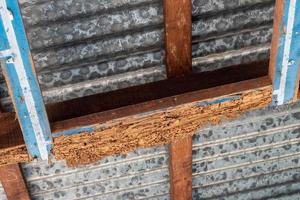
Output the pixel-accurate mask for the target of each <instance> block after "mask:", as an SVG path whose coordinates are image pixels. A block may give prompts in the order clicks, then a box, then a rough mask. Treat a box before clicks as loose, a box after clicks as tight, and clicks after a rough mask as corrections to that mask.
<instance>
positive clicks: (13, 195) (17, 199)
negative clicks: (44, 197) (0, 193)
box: [0, 164, 30, 200]
mask: <svg viewBox="0 0 300 200" xmlns="http://www.w3.org/2000/svg"><path fill="white" fill-rule="evenodd" d="M0 181H1V183H2V185H3V188H4V191H5V193H6V196H7V199H8V200H30V196H29V194H28V191H27V188H26V184H25V182H24V179H23V175H22V172H21V169H20V166H19V165H18V164H10V165H3V166H0Z"/></svg>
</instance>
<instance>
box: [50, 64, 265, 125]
mask: <svg viewBox="0 0 300 200" xmlns="http://www.w3.org/2000/svg"><path fill="white" fill-rule="evenodd" d="M268 65H269V62H268V61H265V62H254V63H249V64H243V65H236V66H232V67H228V68H225V69H221V70H217V71H213V72H207V73H202V74H192V75H190V76H188V77H179V78H172V79H167V80H163V81H157V82H153V83H149V84H145V85H141V86H135V87H130V88H125V89H122V90H117V91H112V92H107V93H100V94H95V95H91V96H86V97H82V98H77V99H73V100H68V101H64V102H60V103H54V104H49V105H47V113H48V118H49V121H50V122H58V121H63V120H67V119H71V118H76V117H82V116H85V115H89V114H93V113H98V112H103V111H107V110H111V109H116V108H120V107H123V106H128V105H133V104H138V103H141V102H146V101H150V100H155V99H160V98H165V97H169V96H173V95H179V94H182V93H186V92H192V91H197V90H203V89H207V88H212V87H216V86H220V85H225V84H229V83H234V82H239V81H245V80H249V79H254V78H258V77H262V76H266V75H267V73H268ZM99 99H101V101H99ZM82 105H84V106H82Z"/></svg>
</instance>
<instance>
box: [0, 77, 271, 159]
mask: <svg viewBox="0 0 300 200" xmlns="http://www.w3.org/2000/svg"><path fill="white" fill-rule="evenodd" d="M271 91H272V86H271V84H270V81H269V79H268V78H267V77H263V78H259V79H253V80H248V81H243V82H239V83H233V84H228V85H224V86H219V87H215V88H211V89H206V90H201V91H195V92H192V93H186V94H182V95H178V96H173V97H168V98H165V99H159V100H153V101H152V102H145V103H142V104H141V105H131V106H128V107H124V108H120V109H118V110H113V111H111V116H114V115H116V116H121V114H118V112H120V113H123V114H124V113H126V114H127V116H124V115H122V116H123V117H122V118H119V119H116V118H112V120H109V121H102V122H101V120H100V121H99V123H100V125H101V123H104V122H106V123H104V125H105V126H102V127H100V125H98V129H96V131H94V132H93V133H82V134H76V135H73V136H61V137H58V138H54V147H53V154H54V156H55V157H56V159H66V160H67V162H68V164H69V165H78V164H85V163H91V162H94V161H96V160H99V159H100V158H102V157H104V156H108V155H114V154H119V153H126V152H128V151H132V150H134V149H136V148H138V147H151V146H157V145H163V144H168V143H170V142H172V141H174V140H178V139H180V138H185V137H187V136H189V135H192V134H194V133H195V131H196V130H197V129H198V128H201V127H204V126H206V125H209V124H216V123H219V122H221V121H222V120H224V119H230V118H235V117H238V116H239V115H240V114H241V113H243V112H245V111H247V110H250V109H257V108H261V107H264V106H267V105H268V104H269V103H270V102H271ZM232 95H233V96H235V97H236V96H239V97H240V98H239V99H237V100H234V101H231V102H223V103H220V104H213V105H206V104H205V103H204V104H202V103H203V102H213V101H214V100H215V99H220V98H221V99H222V98H230V97H232ZM201 102H202V103H201ZM160 103H162V104H163V106H160V105H159V104H160ZM148 104H149V105H150V107H147V105H148ZM142 105H144V106H142ZM153 105H154V107H153ZM134 108H137V110H134ZM155 108H156V109H158V110H157V111H155V112H154V113H149V112H147V111H149V110H152V111H153V109H155ZM132 110H134V111H133V112H131V111H132ZM137 113H140V114H137ZM106 114H109V113H104V114H103V113H98V114H97V115H99V116H103V115H106ZM129 115H130V116H129ZM87 117H88V118H93V115H91V116H87ZM105 119H106V118H105ZM66 123H67V122H64V121H62V122H60V124H58V128H59V127H62V126H63V124H66ZM79 125H80V123H79ZM104 127H105V128H104ZM20 137H22V135H20ZM29 160H31V158H30V157H29V156H28V154H27V151H26V147H25V145H24V143H23V144H20V145H17V146H12V147H10V148H1V149H0V165H3V164H9V163H18V162H26V161H29Z"/></svg>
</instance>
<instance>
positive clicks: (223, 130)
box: [193, 103, 300, 200]
mask: <svg viewBox="0 0 300 200" xmlns="http://www.w3.org/2000/svg"><path fill="white" fill-rule="evenodd" d="M299 105H300V104H299V103H298V105H297V106H295V107H294V108H293V109H289V111H285V110H281V112H278V110H276V109H274V111H273V110H267V112H266V113H265V114H263V115H261V114H262V112H263V111H259V112H260V113H257V112H256V113H255V112H254V113H252V116H248V117H247V118H244V119H243V120H238V121H235V122H232V123H225V124H223V125H221V126H217V127H212V128H209V129H206V130H203V131H200V132H199V133H198V134H197V135H195V136H194V139H193V142H194V145H193V197H194V199H243V200H244V199H268V198H271V197H272V198H274V199H276V198H277V197H278V198H279V197H280V198H283V197H284V196H286V198H288V196H289V195H293V196H295V195H296V196H297V198H299V197H300V190H299V188H300V187H299V186H300V176H299V173H300V162H299V155H300V125H299V121H300V107H299ZM286 107H288V106H286ZM255 114H257V116H256V115H255ZM297 194H298V195H297ZM289 198H290V197H289Z"/></svg>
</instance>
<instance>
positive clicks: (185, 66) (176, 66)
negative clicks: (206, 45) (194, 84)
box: [164, 0, 192, 78]
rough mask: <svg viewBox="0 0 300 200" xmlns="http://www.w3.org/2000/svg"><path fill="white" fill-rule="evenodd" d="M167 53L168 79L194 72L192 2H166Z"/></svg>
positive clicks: (185, 0)
mask: <svg viewBox="0 0 300 200" xmlns="http://www.w3.org/2000/svg"><path fill="white" fill-rule="evenodd" d="M164 20H165V52H166V66H167V74H168V77H169V78H170V77H177V76H182V75H186V74H189V73H190V72H191V71H192V6H191V1H190V0H164Z"/></svg>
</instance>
